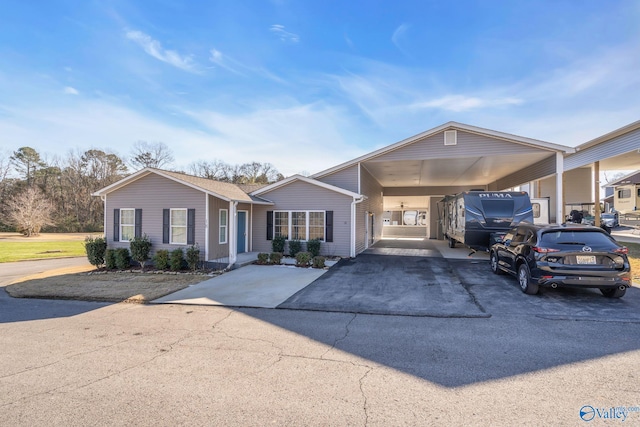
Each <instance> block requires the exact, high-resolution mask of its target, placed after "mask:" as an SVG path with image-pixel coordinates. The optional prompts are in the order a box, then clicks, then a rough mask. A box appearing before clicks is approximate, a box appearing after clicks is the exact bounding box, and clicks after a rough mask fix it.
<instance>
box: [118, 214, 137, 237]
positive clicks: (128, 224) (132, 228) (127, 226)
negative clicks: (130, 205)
mask: <svg viewBox="0 0 640 427" xmlns="http://www.w3.org/2000/svg"><path fill="white" fill-rule="evenodd" d="M135 235H136V210H135V209H120V241H121V242H130V241H131V240H133V238H134V237H135Z"/></svg>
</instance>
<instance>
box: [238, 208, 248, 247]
mask: <svg viewBox="0 0 640 427" xmlns="http://www.w3.org/2000/svg"><path fill="white" fill-rule="evenodd" d="M246 251H247V211H238V253H239V254H241V253H244V252H246Z"/></svg>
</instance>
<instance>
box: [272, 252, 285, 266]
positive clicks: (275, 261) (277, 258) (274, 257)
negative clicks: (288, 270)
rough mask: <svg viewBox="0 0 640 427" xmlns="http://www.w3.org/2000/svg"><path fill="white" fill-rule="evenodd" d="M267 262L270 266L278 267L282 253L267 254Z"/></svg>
mask: <svg viewBox="0 0 640 427" xmlns="http://www.w3.org/2000/svg"><path fill="white" fill-rule="evenodd" d="M269 262H270V263H271V264H275V265H280V262H282V252H271V253H270V254H269Z"/></svg>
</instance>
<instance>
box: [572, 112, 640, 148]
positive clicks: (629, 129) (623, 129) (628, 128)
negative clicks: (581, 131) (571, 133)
mask: <svg viewBox="0 0 640 427" xmlns="http://www.w3.org/2000/svg"><path fill="white" fill-rule="evenodd" d="M636 129H640V120H638V121H635V122H633V123H629V124H628V125H626V126H622V127H621V128H618V129H616V130H614V131H611V132H609V133H606V134H604V135H602V136H599V137H597V138H595V139H592V140H591V141H587V142H585V143H583V144H580V145H578V146H577V147H576V152H578V151H581V150H585V149H587V148H591V147H593V146H594V145H598V144H600V143H602V142H606V141H608V140H610V139H613V138H616V137H618V136H620V135H624V134H625V133H629V132H632V131H634V130H636Z"/></svg>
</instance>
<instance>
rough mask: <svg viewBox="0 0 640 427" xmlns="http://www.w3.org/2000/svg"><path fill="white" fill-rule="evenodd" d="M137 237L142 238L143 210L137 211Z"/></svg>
mask: <svg viewBox="0 0 640 427" xmlns="http://www.w3.org/2000/svg"><path fill="white" fill-rule="evenodd" d="M135 237H142V209H136V224H135Z"/></svg>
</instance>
